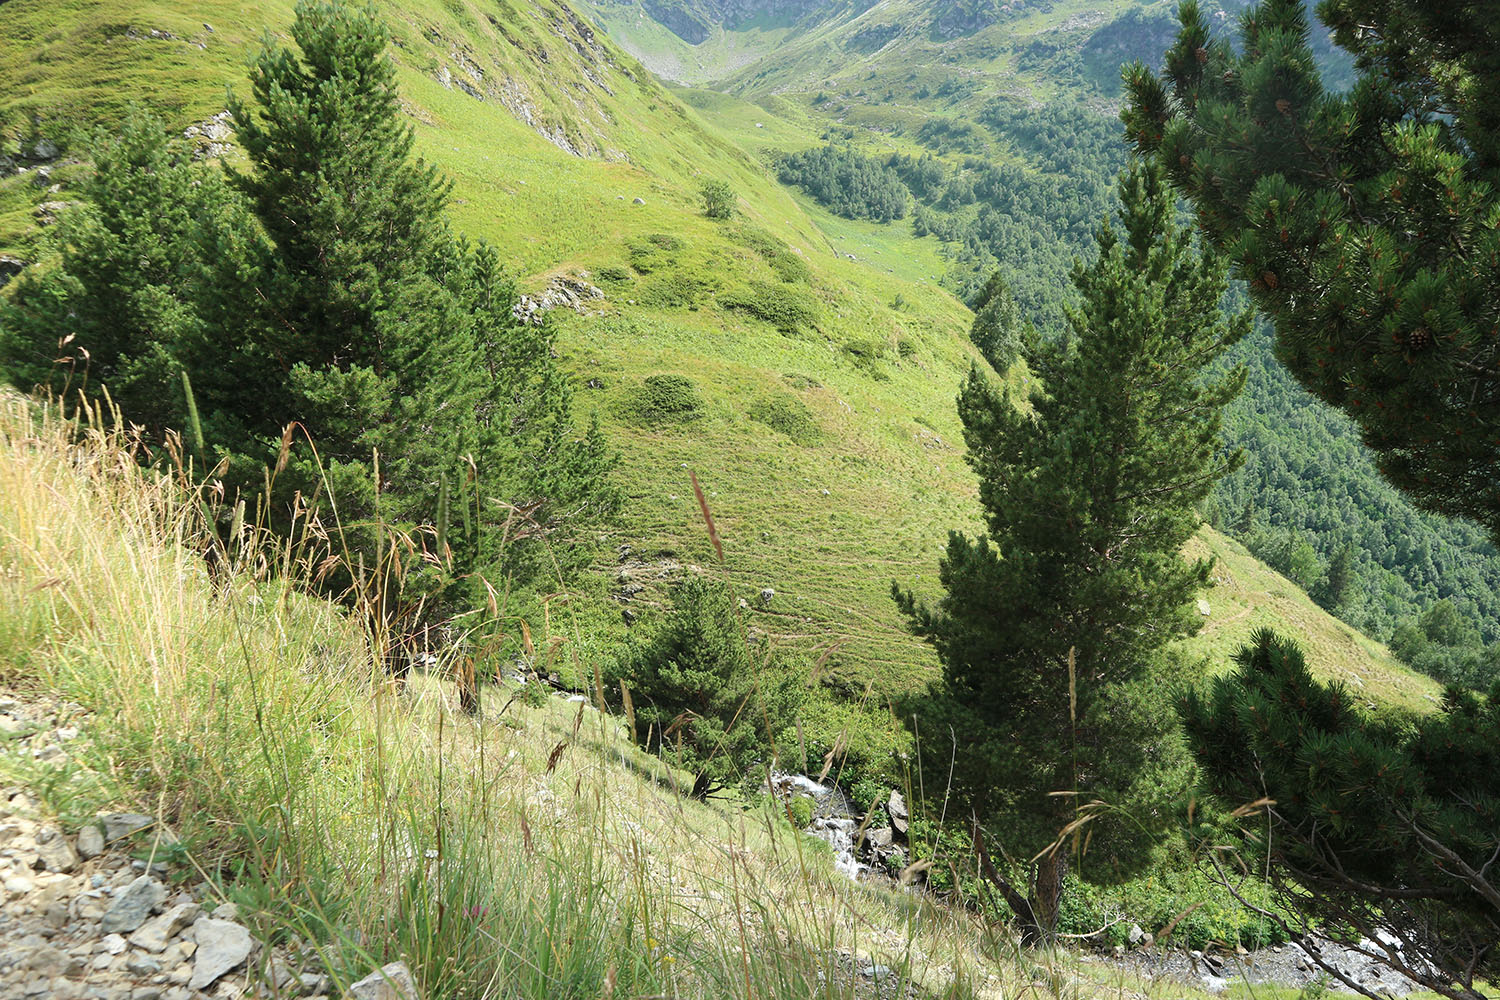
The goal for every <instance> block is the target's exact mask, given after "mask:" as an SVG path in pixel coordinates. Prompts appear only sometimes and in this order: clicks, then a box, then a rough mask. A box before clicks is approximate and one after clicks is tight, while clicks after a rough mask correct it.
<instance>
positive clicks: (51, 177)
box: [0, 0, 1388, 694]
mask: <svg viewBox="0 0 1500 1000" xmlns="http://www.w3.org/2000/svg"><path fill="white" fill-rule="evenodd" d="M893 2H895V0H888V3H887V4H882V5H877V6H876V7H873V8H870V10H869V11H867V12H865V14H863V15H858V16H868V15H874V14H878V13H880V12H882V11H885V12H889V11H890V7H889V4H890V3H893ZM732 6H733V5H728V4H719V5H717V7H715V8H714V9H715V10H718V11H719V13H720V14H721V15H724V16H728V14H727V13H726V12H729V11H730V10H731V7H732ZM814 6H816V5H814ZM1057 7H1058V9H1057V11H1054V12H1053V13H1052V14H1048V15H1044V14H1042V13H1040V12H1038V13H1036V14H1035V15H1028V17H1035V18H1036V19H1037V20H1036V21H1035V24H1037V25H1042V24H1050V23H1053V22H1055V21H1057V18H1059V17H1063V13H1064V12H1063V8H1064V7H1068V5H1066V4H1059V5H1057ZM290 9H291V4H290V2H289V0H287V2H279V0H278V2H271V0H265V2H262V3H258V4H245V3H231V2H227V0H218V2H211V3H195V4H188V3H185V2H178V0H170V2H167V0H164V2H160V3H157V4H155V5H153V6H151V7H150V8H148V9H146V10H143V9H142V8H140V7H139V5H134V4H129V3H125V2H123V0H110V2H104V3H83V2H74V3H66V4H49V3H41V2H38V0H11V2H9V3H6V4H4V5H3V6H0V77H3V78H4V79H6V80H9V81H14V82H15V85H14V86H11V87H8V88H6V89H5V90H4V91H3V93H0V130H3V134H4V141H5V143H6V144H7V145H6V153H7V155H9V156H12V157H14V159H15V163H14V165H15V166H18V167H20V168H21V169H20V172H19V173H13V174H11V175H10V176H8V177H5V178H4V179H3V180H0V247H4V248H9V249H10V250H11V251H12V252H14V253H16V254H17V255H20V256H23V257H26V258H31V259H36V260H38V261H39V262H40V266H45V260H46V250H47V240H48V232H49V230H48V227H46V226H45V225H42V224H41V223H42V221H43V220H44V218H45V217H46V214H47V212H49V211H57V210H65V209H55V208H54V209H43V210H40V212H39V209H38V205H39V203H42V202H66V201H67V199H68V197H69V194H70V191H69V187H68V184H69V180H70V179H71V178H76V177H77V176H78V172H79V171H81V170H82V169H84V165H83V164H82V163H79V162H77V161H79V160H82V159H85V158H86V156H87V139H86V137H85V133H86V130H87V129H88V128H89V127H91V126H93V125H94V124H96V123H102V124H104V125H106V126H107V125H108V124H109V123H111V122H113V121H116V120H118V117H119V115H120V113H121V111H122V107H123V104H124V102H125V101H126V100H127V98H133V99H138V100H141V101H145V102H147V103H149V104H150V105H151V106H152V107H153V108H155V109H157V110H158V111H159V112H161V113H163V114H165V115H167V116H168V117H169V119H170V121H171V122H172V123H173V125H174V127H180V128H191V130H192V131H193V132H194V135H195V141H197V142H199V143H200V144H202V145H203V146H204V147H205V150H206V151H208V150H207V147H208V146H209V145H210V144H212V143H218V142H221V141H227V140H228V139H229V138H230V137H229V136H226V135H223V134H221V131H220V127H219V125H218V123H217V122H215V121H214V119H213V116H215V115H217V114H218V113H219V112H220V111H221V110H222V109H223V107H224V101H223V88H224V87H225V86H226V85H228V86H235V87H238V88H240V89H243V84H242V82H241V81H242V77H243V65H244V60H245V57H246V55H247V53H248V52H249V51H250V50H251V49H252V48H253V46H254V45H255V43H256V40H257V39H258V38H259V37H260V33H261V30H262V24H265V25H268V26H269V27H270V29H271V30H273V31H284V30H285V26H286V25H287V24H288V23H289V17H290ZM703 9H705V10H706V9H708V8H703ZM777 9H778V10H782V14H784V15H785V16H782V15H777V17H779V18H780V20H778V19H777V17H772V16H771V14H769V13H766V12H765V11H761V13H760V14H756V13H755V11H757V10H760V8H756V7H754V6H753V5H749V4H747V5H743V6H741V7H737V8H734V10H738V11H740V14H739V15H736V16H739V17H741V19H740V20H739V21H736V22H735V24H736V25H737V28H736V29H735V30H737V31H739V32H740V33H741V34H743V33H745V32H754V31H762V32H772V31H791V30H793V29H794V28H796V29H797V30H798V31H803V32H806V31H808V30H810V26H811V28H816V27H817V25H816V23H814V22H816V21H817V17H811V18H810V19H809V17H806V16H803V15H801V14H799V15H798V20H796V21H795V22H794V23H792V24H791V25H790V26H788V25H787V24H786V23H785V22H786V19H787V17H790V16H791V14H790V13H787V12H788V11H790V12H792V13H796V11H798V10H801V8H800V7H795V6H794V7H787V8H784V9H783V8H777ZM809 9H810V10H811V8H809ZM1069 9H1071V8H1069ZM382 10H383V11H385V12H386V14H387V16H388V17H389V18H390V20H391V22H392V26H393V30H394V33H395V36H396V38H397V41H398V45H397V51H396V52H395V58H396V60H397V62H398V65H399V67H400V72H401V84H402V88H403V94H404V96H405V99H406V101H407V102H408V112H409V114H410V116H411V120H412V121H413V123H414V125H415V126H416V128H417V131H418V136H419V142H420V144H421V148H422V150H423V152H424V153H425V155H427V156H429V157H430V158H431V159H432V160H433V161H435V162H436V163H437V164H439V165H440V166H441V167H442V168H443V170H444V171H446V172H447V173H448V174H449V175H450V176H452V177H453V178H454V180H455V191H454V206H453V210H454V213H455V215H456V218H457V221H458V224H459V225H460V227H461V228H462V229H464V230H465V231H466V232H468V233H470V234H471V235H475V236H482V237H485V238H488V239H491V240H493V241H495V242H496V243H497V244H498V245H499V246H501V247H502V249H503V252H504V254H505V255H506V257H507V259H508V260H509V262H510V265H511V267H512V269H513V272H514V273H515V275H516V276H517V278H518V280H519V282H520V284H521V287H522V288H523V290H525V291H526V292H528V293H530V294H532V295H533V296H534V297H536V298H538V299H545V298H547V297H548V292H549V291H550V292H551V293H552V298H554V299H558V298H560V297H561V296H562V295H563V294H564V293H565V291H566V289H568V288H573V289H580V288H581V289H583V290H584V298H583V299H582V300H581V301H579V302H578V306H579V311H576V312H575V311H574V310H572V309H570V308H567V306H566V302H565V303H564V305H563V306H561V307H559V308H556V309H553V310H552V312H551V316H552V319H553V321H554V322H556V323H557V324H558V325H559V329H560V334H561V343H562V345H563V349H564V354H565V359H566V361H567V362H568V363H569V364H570V366H571V367H572V369H573V371H574V372H575V374H576V384H577V387H578V389H577V391H578V395H579V399H580V402H581V403H582V404H583V408H584V409H585V410H593V411H595V412H597V413H598V415H599V417H600V418H601V420H602V421H603V423H604V425H605V427H606V429H607V431H608V433H609V435H610V437H611V439H612V440H613V441H614V442H616V444H617V446H618V447H619V448H620V449H621V452H622V458H623V467H622V470H621V478H622V482H623V484H624V486H625V488H626V490H627V492H628V494H629V501H628V503H627V505H626V508H625V513H624V515H623V520H622V523H621V524H620V525H619V526H618V528H617V529H616V530H614V531H612V532H610V533H609V534H608V535H606V536H603V537H601V538H600V539H599V543H600V544H599V556H598V560H597V572H595V573H594V574H593V575H592V576H591V577H590V579H589V581H587V583H586V585H585V588H584V589H585V594H584V595H582V596H583V597H584V598H585V599H583V600H574V601H572V602H571V606H570V615H571V616H572V617H571V618H570V621H572V622H573V623H574V624H576V625H577V626H578V628H577V631H576V632H574V635H575V636H577V637H579V638H581V639H582V642H583V644H584V645H585V646H590V645H595V644H597V645H599V646H604V645H607V644H608V643H609V642H611V641H612V640H613V639H614V638H617V637H618V636H619V635H620V634H621V633H623V631H624V630H625V628H626V627H627V622H628V621H632V620H636V619H639V618H641V617H642V616H647V617H649V616H650V615H651V614H652V613H653V610H654V609H655V608H656V607H658V606H659V605H660V601H661V597H662V594H663V592H664V589H665V587H666V585H667V584H669V583H670V582H671V581H673V580H676V579H679V578H681V577H682V576H683V575H685V574H688V573H692V572H694V567H706V566H708V565H710V563H711V562H712V561H713V560H714V559H715V556H714V554H713V549H712V547H711V545H710V543H709V540H708V538H707V535H706V533H705V531H704V529H703V525H702V517H701V513H700V511H699V508H698V504H697V502H696V500H695V499H694V495H693V491H692V487H691V485H690V482H689V472H690V471H695V472H696V473H697V475H698V477H699V479H700V481H701V482H702V485H703V488H704V490H705V493H706V499H707V500H708V502H709V504H710V505H711V507H712V509H713V513H714V516H715V518H716V520H717V523H718V527H719V532H720V535H721V537H722V540H723V543H724V552H725V557H726V561H727V567H726V571H727V572H728V573H729V575H730V578H731V579H732V580H733V581H734V582H735V583H736V584H737V585H739V586H740V587H741V588H742V591H743V593H744V595H745V596H746V598H747V599H748V600H749V602H750V604H751V607H752V612H751V624H752V627H753V629H754V630H755V634H756V635H757V636H759V637H763V638H764V639H765V640H766V641H769V642H772V643H777V644H784V645H790V646H793V647H797V648H800V649H805V650H808V651H810V652H812V653H814V654H815V655H817V656H819V657H820V658H822V660H823V663H824V668H825V671H826V673H827V674H828V675H829V676H830V677H831V678H832V679H833V682H834V683H837V684H838V685H839V686H841V687H843V688H844V689H845V690H849V691H860V690H863V689H864V688H865V686H866V685H868V684H874V685H875V686H876V688H877V693H879V694H888V693H894V692H897V691H900V690H903V689H906V688H908V687H910V686H911V685H912V684H914V683H918V682H920V681H921V680H922V679H924V678H926V677H929V676H930V675H931V671H932V669H933V667H934V665H935V660H934V659H933V657H932V654H931V653H930V651H929V650H928V649H927V648H926V647H924V646H922V645H920V644H918V643H915V642H914V641H913V640H912V639H911V638H910V636H909V635H908V634H907V632H906V631H905V630H904V628H903V627H902V624H901V622H900V621H899V619H898V618H897V616H896V614H895V611H894V607H893V605H892V603H891V601H890V599H889V594H888V590H889V585H890V582H891V581H892V580H893V579H895V580H899V581H901V582H902V584H903V585H906V586H914V587H916V588H917V590H918V591H919V592H929V593H930V592H932V591H933V589H934V588H935V575H936V573H935V571H936V560H937V556H938V553H939V550H940V547H941V545H942V544H943V542H944V540H945V538H946V534H947V532H948V531H949V530H950V529H954V528H957V529H961V530H973V529H974V528H975V527H976V522H977V510H976V505H975V504H974V502H973V498H974V484H973V480H972V477H971V476H970V474H969V471H968V469H967V467H966V466H965V464H964V462H963V459H962V444H961V435H960V431H959V426H958V422H957V419H956V416H955V413H954V407H953V399H954V394H955V391H956V387H957V385H958V382H959V379H960V378H961V377H962V375H963V373H964V372H966V371H967V370H968V367H969V366H970V364H971V363H974V362H975V361H976V360H977V357H976V355H975V353H974V352H973V350H972V348H971V347H970V345H969V344H968V343H967V339H966V336H965V331H966V329H967V324H968V314H967V311H966V310H965V309H964V308H963V306H962V305H961V304H960V303H959V302H958V301H957V300H955V298H954V297H953V296H952V295H951V294H949V293H948V292H946V291H944V290H943V289H941V288H940V287H939V283H938V279H939V277H940V276H941V275H942V274H943V273H944V269H945V264H946V263H948V262H947V261H946V260H945V258H944V257H943V256H942V254H941V253H940V249H941V247H940V245H939V244H938V243H937V242H936V241H935V240H932V239H918V238H916V237H914V236H913V235H912V233H911V231H910V229H909V228H907V227H904V226H884V225H879V224H876V223H872V222H868V221H861V220H852V219H845V218H840V217H837V216H835V215H833V214H831V213H830V212H829V211H827V210H826V209H825V208H823V207H821V206H820V205H818V204H817V203H816V202H815V201H814V200H813V199H811V198H810V197H808V196H807V195H805V194H803V193H801V192H798V191H794V190H792V189H788V188H786V187H783V186H782V185H780V184H778V183H777V182H776V181H775V179H774V177H773V176H772V174H771V172H770V170H769V169H768V163H769V161H770V160H771V159H773V158H774V156H775V155H776V154H777V151H778V150H785V149H793V148H805V147H809V146H812V145H815V144H817V143H818V141H819V130H820V128H823V127H826V122H827V120H828V119H827V117H826V112H825V111H822V110H818V109H815V108H814V107H813V105H812V103H811V101H810V99H798V100H785V99H781V98H775V97H767V96H762V97H760V98H759V100H760V103H759V104H752V103H748V102H746V101H745V100H743V99H740V98H737V97H731V96H726V95H723V94H719V93H714V92H709V91H702V90H694V91H671V90H669V89H667V88H666V87H664V86H663V85H662V84H660V83H658V82H656V81H655V80H654V79H653V78H652V77H651V75H650V74H649V73H648V72H646V71H645V70H644V69H643V67H642V66H640V65H639V64H638V63H637V62H636V61H635V60H634V59H632V58H631V57H630V56H628V55H626V54H624V53H623V52H622V51H621V50H620V49H619V48H617V47H616V45H615V44H614V43H613V42H611V41H610V40H608V39H607V38H606V37H605V36H604V35H603V34H602V33H600V32H599V31H597V30H596V29H595V28H594V27H593V26H591V24H590V23H589V22H588V21H587V20H585V19H583V18H581V17H579V16H576V15H575V14H574V13H573V12H572V11H571V10H570V9H569V8H568V7H567V6H565V5H563V4H560V3H554V2H550V0H537V2H531V3H524V4H521V3H504V2H492V0H484V2H480V0H473V2H462V0H455V2H452V3H447V4H442V5H438V4H433V3H426V2H422V0H405V2H401V3H392V4H389V5H386V6H384V7H383V8H382ZM817 10H823V8H821V7H818V8H817ZM827 10H828V11H832V12H833V14H831V15H830V17H829V18H828V19H826V25H834V24H835V22H837V19H838V17H839V16H844V17H845V18H846V20H847V17H850V16H856V15H854V14H852V13H851V11H850V10H846V9H845V8H843V7H838V6H837V5H830V6H829V7H828V8H827ZM839 11H843V14H839V13H838V12H839ZM806 13H807V12H806V11H804V12H803V14H806ZM812 13H813V14H816V13H817V11H816V10H814V11H812ZM1067 16H1069V17H1071V16H1073V15H1067ZM1047 18H1052V19H1053V20H1052V21H1048V20H1047ZM1023 20H1024V19H1023ZM1063 20H1064V21H1065V20H1066V18H1065V17H1064V18H1063ZM726 23H727V22H726ZM838 23H843V22H838ZM1006 23H1007V24H1011V22H1009V21H1008V22H1006ZM1015 23H1016V24H1021V23H1023V21H1015ZM1024 23H1028V24H1029V23H1033V22H1030V21H1025V22H1024ZM1058 23H1062V22H1058ZM778 25H779V27H778ZM799 25H800V27H798V26H799ZM726 30H727V29H726ZM828 30H832V28H831V27H830V28H829V29H828ZM1067 30H1073V29H1067ZM1079 30H1081V29H1079ZM933 44H936V43H933ZM898 141H906V140H898ZM38 143H44V144H46V143H50V144H53V145H55V146H58V147H61V150H62V152H61V156H60V157H59V158H51V157H50V155H49V156H48V157H45V158H44V157H40V156H38V155H37V154H38V149H37V146H38ZM911 148H913V149H915V148H917V147H915V146H912V147H911ZM228 149H229V155H230V156H233V155H234V154H233V149H232V145H231V146H230V147H228ZM42 152H46V153H49V154H50V152H51V151H50V150H42ZM44 160H45V162H43V161H44ZM1025 169H1026V170H1027V171H1034V170H1035V167H1034V166H1031V165H1027V166H1025ZM709 178H713V179H724V180H727V181H729V183H730V184H731V185H732V186H733V187H734V188H735V190H736V192H737V194H738V201H737V206H738V215H737V218H736V219H735V220H733V221H731V222H728V223H720V222H714V221H711V220H709V219H707V218H705V217H704V216H703V214H702V211H701V202H700V200H699V195H698V187H699V185H700V184H701V182H702V181H703V180H705V179H709ZM39 181H41V183H38V182H39ZM54 186H55V188H56V190H53V187H54ZM1082 217H1083V216H1082V214H1081V213H1080V218H1082ZM1017 222H1018V224H1019V225H1020V226H1022V227H1025V226H1027V225H1029V224H1030V223H1029V222H1028V220H1026V219H1024V218H1021V219H1018V220H1017ZM1089 224H1090V225H1092V219H1090V220H1089ZM1064 252H1066V249H1065V251H1064ZM591 288H597V289H598V290H599V292H600V293H602V296H603V297H602V298H597V299H595V298H589V297H588V296H589V295H591V294H592V292H591V291H589V290H590V289H591ZM1054 291H1055V288H1054ZM1013 377H1015V378H1017V379H1020V378H1023V377H1024V376H1023V374H1022V373H1019V372H1018V373H1015V375H1014V376H1013ZM766 590H769V591H771V593H770V594H768V595H766V596H765V597H764V598H763V599H762V598H761V597H760V596H758V595H761V594H762V593H763V592H764V591H766ZM553 606H554V607H560V606H561V604H560V603H559V602H554V604H553ZM1294 619H1295V621H1296V622H1297V623H1298V624H1297V626H1296V630H1297V631H1298V632H1299V634H1305V635H1314V636H1316V635H1318V634H1321V632H1322V631H1330V632H1331V631H1333V630H1336V623H1333V622H1332V619H1329V618H1328V617H1327V616H1326V615H1324V614H1322V613H1321V612H1320V611H1318V610H1317V609H1316V608H1314V607H1313V606H1312V605H1310V604H1306V603H1305V602H1303V603H1302V604H1299V605H1298V606H1297V611H1296V614H1295V615H1292V614H1290V613H1289V616H1288V618H1287V619H1286V621H1287V622H1288V624H1290V623H1291V622H1292V621H1293V620H1294ZM1212 624H1213V623H1211V625H1212ZM1330 648H1333V647H1330ZM1337 649H1338V656H1339V658H1340V664H1339V665H1341V666H1344V667H1351V668H1353V669H1365V666H1363V665H1364V664H1366V663H1368V665H1369V666H1368V669H1370V670H1371V671H1375V672H1379V671H1381V670H1383V669H1384V668H1385V667H1386V666H1387V665H1388V661H1382V660H1381V659H1380V656H1381V654H1380V653H1379V652H1378V651H1377V650H1375V649H1373V648H1372V647H1363V646H1359V645H1358V644H1344V645H1341V646H1338V647H1337ZM1349 657H1352V658H1354V661H1357V662H1351V661H1348V660H1347V658H1349Z"/></svg>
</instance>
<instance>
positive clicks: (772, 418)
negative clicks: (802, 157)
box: [745, 393, 823, 445]
mask: <svg viewBox="0 0 1500 1000" xmlns="http://www.w3.org/2000/svg"><path fill="white" fill-rule="evenodd" d="M745 412H746V413H747V414H749V416H750V419H751V420H754V421H757V422H758V423H762V424H765V425H766V426H767V427H769V428H771V429H772V430H773V431H776V432H778V433H780V434H784V435H786V436H787V437H788V438H790V439H791V440H792V441H793V442H795V443H797V444H800V445H814V444H817V443H818V442H819V441H820V440H822V437H823V431H822V429H821V428H819V427H818V423H817V421H816V420H814V419H813V415H812V411H811V410H809V409H808V408H807V407H806V406H804V405H803V403H802V401H801V400H800V399H796V398H794V397H792V396H787V395H784V394H779V393H778V394H777V395H774V396H762V397H761V398H760V399H757V400H755V401H754V402H753V403H751V404H750V406H749V407H748V409H747V410H746V411H745Z"/></svg>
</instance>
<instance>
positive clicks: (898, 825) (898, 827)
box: [885, 789, 911, 836]
mask: <svg viewBox="0 0 1500 1000" xmlns="http://www.w3.org/2000/svg"><path fill="white" fill-rule="evenodd" d="M885 812H886V815H887V816H889V817H890V818H891V826H892V827H893V828H894V829H895V831H896V832H897V833H899V834H901V835H903V836H905V834H906V831H907V828H908V827H909V826H910V824H911V816H910V814H909V813H908V812H907V811H906V800H905V799H904V798H902V797H901V793H900V792H898V791H896V790H895V789H891V797H890V798H888V799H886V800H885Z"/></svg>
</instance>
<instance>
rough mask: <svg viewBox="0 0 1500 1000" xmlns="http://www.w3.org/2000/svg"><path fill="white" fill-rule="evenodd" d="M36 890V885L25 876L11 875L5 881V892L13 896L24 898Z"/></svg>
mask: <svg viewBox="0 0 1500 1000" xmlns="http://www.w3.org/2000/svg"><path fill="white" fill-rule="evenodd" d="M35 888H36V883H35V882H33V881H32V880H31V879H29V878H27V877H26V876H25V875H11V876H9V877H7V878H6V880H5V891H6V892H8V893H10V894H11V895H13V896H24V895H26V894H27V893H29V892H31V891H32V890H33V889H35Z"/></svg>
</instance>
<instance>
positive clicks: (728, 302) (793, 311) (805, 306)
mask: <svg viewBox="0 0 1500 1000" xmlns="http://www.w3.org/2000/svg"><path fill="white" fill-rule="evenodd" d="M719 305H721V306H723V307H724V308H726V309H733V310H736V311H738V312H744V313H748V314H750V315H751V316H754V317H755V318H756V319H759V320H764V321H765V322H767V323H770V324H771V325H772V326H774V327H776V329H778V330H780V331H781V332H782V333H785V334H797V333H801V332H802V331H804V330H806V329H808V328H809V327H813V326H815V325H816V324H817V321H818V309H817V305H816V304H815V303H814V302H813V300H812V299H811V298H809V297H808V296H807V295H806V294H804V293H802V292H799V291H796V290H794V289H791V288H788V287H786V286H785V285H773V284H770V283H768V282H764V281H752V282H751V283H750V285H749V287H747V288H741V289H735V290H732V291H729V292H725V293H723V294H721V295H720V296H719Z"/></svg>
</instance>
